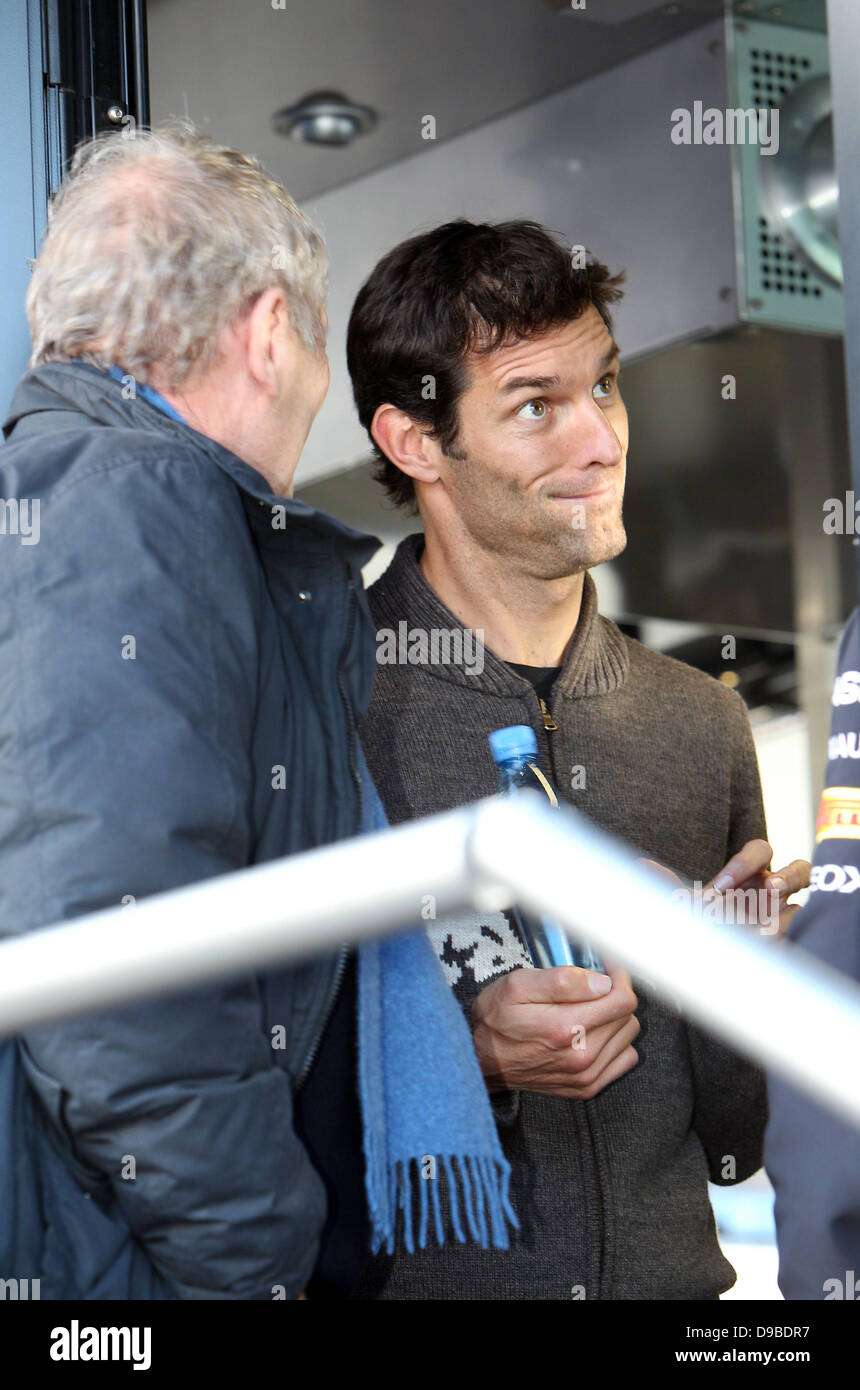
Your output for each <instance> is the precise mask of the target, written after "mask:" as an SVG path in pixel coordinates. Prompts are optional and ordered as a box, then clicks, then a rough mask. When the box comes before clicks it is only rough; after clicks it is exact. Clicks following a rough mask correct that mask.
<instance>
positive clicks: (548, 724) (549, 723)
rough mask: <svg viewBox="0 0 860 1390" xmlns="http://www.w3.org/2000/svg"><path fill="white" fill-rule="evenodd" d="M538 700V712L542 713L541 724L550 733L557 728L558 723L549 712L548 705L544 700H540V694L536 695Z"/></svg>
mask: <svg viewBox="0 0 860 1390" xmlns="http://www.w3.org/2000/svg"><path fill="white" fill-rule="evenodd" d="M538 700H539V701H540V712H541V714H542V715H543V726H544V728H545V729H547V730H548V731H549V732H550V733H553V732H554V731H555V730H556V729H557V728H558V725H557V724H556V722H555V720H554V719H553V717H552V715H551V714H550V712H549V706H548V705H547V702H546V700H541V697H540V696H538Z"/></svg>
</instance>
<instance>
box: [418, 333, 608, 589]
mask: <svg viewBox="0 0 860 1390" xmlns="http://www.w3.org/2000/svg"><path fill="white" fill-rule="evenodd" d="M467 368H468V372H469V376H470V385H469V387H468V389H467V390H466V391H465V392H464V394H463V395H462V396H461V397H460V402H459V420H460V429H459V434H458V439H457V442H456V444H455V446H454V449H455V453H454V455H453V456H445V455H442V456H441V458H440V474H441V481H442V482H443V484H444V486H445V489H446V492H447V493H448V496H449V499H450V502H451V504H452V505H453V506H454V508H455V510H456V511H457V514H458V516H459V518H460V521H461V522H462V524H463V525H464V526H465V528H466V530H467V531H468V532H469V534H470V535H471V536H472V537H473V538H474V539H475V540H476V541H477V542H478V544H479V545H480V546H481V547H482V548H483V549H484V550H486V551H488V552H492V553H495V554H498V555H503V556H505V557H506V558H508V559H509V560H513V561H515V562H516V563H517V564H518V565H519V567H520V568H522V569H523V570H525V571H526V572H527V573H530V574H533V575H534V576H536V577H539V578H543V579H556V578H562V577H563V576H565V575H570V574H575V573H578V572H579V571H581V570H583V569H588V568H589V567H590V566H592V565H598V564H600V563H601V562H602V561H604V560H611V559H612V558H613V557H614V556H616V555H619V554H620V553H621V551H622V550H623V549H624V547H625V545H626V544H627V536H626V534H625V531H624V526H623V524H622V520H621V504H622V498H623V494H624V480H625V470H626V453H627V411H626V409H625V407H624V403H623V401H622V400H621V396H620V394H619V390H618V383H617V375H618V352H617V348H616V346H615V343H614V342H613V340H612V338H611V337H610V335H609V333H608V331H607V329H606V325H605V324H604V322H603V320H602V319H601V317H600V315H599V314H598V312H597V310H596V309H594V308H591V307H589V308H588V309H587V310H586V311H585V313H583V314H582V316H581V317H580V318H578V319H576V320H574V321H573V322H572V323H568V324H565V325H564V326H563V327H561V328H555V329H551V330H550V331H548V332H546V333H544V334H541V335H540V336H539V337H535V338H530V339H527V340H523V341H521V342H519V343H516V344H514V345H513V346H511V347H504V348H501V349H499V350H498V351H495V352H491V353H488V354H485V355H483V356H481V355H474V356H470V358H469V359H468V363H467ZM458 454H462V455H464V457H462V458H460V457H458V456H457V455H458Z"/></svg>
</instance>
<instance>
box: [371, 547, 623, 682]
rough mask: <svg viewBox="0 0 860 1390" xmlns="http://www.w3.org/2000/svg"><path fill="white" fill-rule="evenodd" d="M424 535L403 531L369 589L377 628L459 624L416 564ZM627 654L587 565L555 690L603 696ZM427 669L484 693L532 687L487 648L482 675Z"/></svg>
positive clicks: (453, 667) (450, 667)
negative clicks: (599, 600) (572, 631)
mask: <svg viewBox="0 0 860 1390" xmlns="http://www.w3.org/2000/svg"><path fill="white" fill-rule="evenodd" d="M423 549H424V537H423V535H422V534H421V533H420V532H418V533H416V534H415V535H411V536H407V537H406V538H405V540H402V541H401V542H400V544H399V545H398V547H397V550H396V552H395V554H394V558H393V560H392V561H391V564H390V565H389V567H388V569H387V570H386V571H385V573H384V574H383V575H382V577H381V578H380V579H378V580H377V582H376V583H375V584H374V585H373V586H372V588H371V589H370V595H369V596H370V602H371V608H372V611H373V617H374V621H375V623H376V626H377V630H379V629H380V628H382V627H388V628H391V629H392V630H393V631H394V632H395V633H396V632H397V630H398V628H397V625H398V623H399V622H402V621H403V620H404V619H405V620H406V622H407V623H408V625H409V626H410V627H411V628H421V629H423V630H424V631H430V630H432V629H433V628H443V629H458V628H462V623H460V622H459V621H458V619H457V618H456V617H455V616H454V614H453V613H452V612H451V610H450V609H449V608H446V607H445V604H444V603H443V602H442V600H441V599H440V598H439V597H438V596H437V594H436V593H435V591H434V590H433V589H431V587H430V585H429V584H428V583H427V580H426V579H425V578H424V574H423V571H422V570H421V567H420V565H419V563H418V562H419V559H420V556H421V552H422V550H423ZM629 665H630V657H629V653H628V648H627V641H626V638H625V637H624V635H623V634H622V633H621V632H620V631H619V629H618V628H617V627H616V626H615V623H613V622H610V620H609V619H608V618H604V617H603V616H602V614H600V613H599V612H598V611H597V589H596V587H595V584H594V580H593V579H592V577H591V575H590V574H589V573H588V571H587V570H586V572H585V576H584V582H583V587H582V605H581V607H580V612H579V621H578V622H577V625H576V632H575V634H574V639H573V642H572V643H571V647H570V651H569V652H568V655H567V660H566V661H565V663H564V666H563V668H562V670H561V672H560V674H559V676H558V678H557V680H556V683H555V686H554V694H558V693H560V694H561V695H563V696H565V697H566V698H567V699H570V700H578V699H582V698H584V697H586V696H591V695H606V694H608V693H609V692H610V691H612V690H617V689H618V688H619V687H620V686H621V685H623V684H624V681H625V679H626V677H627V672H628V669H629ZM427 669H428V671H429V672H430V673H431V674H432V675H434V676H438V677H439V679H440V680H446V681H451V682H453V683H454V684H455V685H462V686H467V687H468V688H469V689H471V690H474V689H475V688H476V686H477V687H479V688H480V689H481V690H482V691H484V692H486V693H487V694H493V695H508V696H516V697H518V698H521V697H522V695H523V693H524V691H525V690H528V689H531V685H530V682H529V681H527V680H526V679H525V677H524V676H520V675H518V674H517V672H516V671H514V670H512V669H511V667H510V666H508V665H507V663H506V662H504V661H502V660H501V659H500V658H499V657H497V656H496V655H495V654H494V653H493V652H491V651H490V650H489V648H488V647H487V648H485V649H484V667H483V671H482V673H481V675H479V676H476V675H475V674H471V675H470V674H469V671H468V669H467V668H466V667H465V666H464V665H455V664H451V665H445V664H441V663H438V662H437V663H434V664H432V665H429V666H428V667H427Z"/></svg>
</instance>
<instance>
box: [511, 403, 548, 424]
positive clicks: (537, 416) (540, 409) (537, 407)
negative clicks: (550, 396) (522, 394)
mask: <svg viewBox="0 0 860 1390" xmlns="http://www.w3.org/2000/svg"><path fill="white" fill-rule="evenodd" d="M525 410H530V411H531V410H533V411H534V414H533V415H524V416H523V418H524V419H525V420H542V419H543V418H544V416H545V415H546V401H542V400H540V398H538V399H537V400H533V401H526V403H525V405H521V406H520V408H519V410H518V411H517V414H518V415H522V414H523V411H525Z"/></svg>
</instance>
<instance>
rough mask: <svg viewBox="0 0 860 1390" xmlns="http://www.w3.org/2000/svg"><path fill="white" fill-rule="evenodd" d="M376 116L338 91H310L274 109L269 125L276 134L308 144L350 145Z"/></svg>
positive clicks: (368, 129) (364, 131)
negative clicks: (280, 107) (289, 103)
mask: <svg viewBox="0 0 860 1390" xmlns="http://www.w3.org/2000/svg"><path fill="white" fill-rule="evenodd" d="M378 120H379V117H378V115H377V113H376V112H375V111H374V110H373V108H372V107H370V106H357V105H356V104H355V102H353V101H348V100H347V98H346V97H345V96H343V94H342V93H341V92H311V93H309V95H308V96H306V97H302V99H301V101H299V102H296V104H295V106H285V107H284V109H283V111H276V112H275V115H274V116H273V117H272V127H273V129H274V130H276V131H277V133H278V134H279V135H286V136H287V137H288V138H289V139H290V140H304V141H305V142H306V143H307V144H310V145H351V144H352V142H353V140H354V139H355V137H356V136H357V135H366V134H367V132H368V131H370V130H373V128H374V126H376V124H377V122H378Z"/></svg>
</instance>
